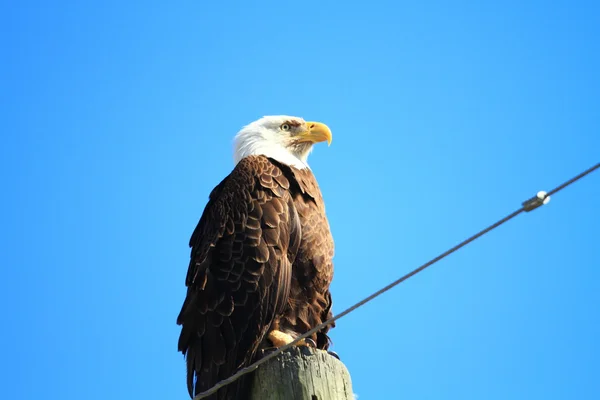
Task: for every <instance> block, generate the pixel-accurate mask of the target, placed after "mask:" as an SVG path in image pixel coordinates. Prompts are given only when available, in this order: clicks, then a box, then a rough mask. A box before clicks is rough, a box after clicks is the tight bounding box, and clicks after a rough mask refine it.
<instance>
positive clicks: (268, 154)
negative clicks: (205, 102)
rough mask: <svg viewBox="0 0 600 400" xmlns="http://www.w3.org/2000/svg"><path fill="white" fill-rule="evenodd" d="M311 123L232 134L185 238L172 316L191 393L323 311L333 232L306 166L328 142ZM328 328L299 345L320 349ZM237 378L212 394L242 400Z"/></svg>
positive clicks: (259, 125) (260, 123)
mask: <svg viewBox="0 0 600 400" xmlns="http://www.w3.org/2000/svg"><path fill="white" fill-rule="evenodd" d="M331 138H332V136H331V130H330V129H329V128H328V127H327V126H326V125H325V124H322V123H319V122H307V121H304V120H303V119H302V118H298V117H290V116H267V117H263V118H261V119H259V120H257V121H255V122H253V123H251V124H249V125H247V126H245V127H243V128H242V129H241V131H240V132H239V133H238V134H237V135H236V137H235V150H234V161H235V163H236V165H235V167H234V169H233V171H232V172H231V173H230V174H229V175H228V176H227V177H226V178H225V179H224V180H223V181H222V182H221V183H219V184H218V185H217V186H216V187H215V188H214V189H213V191H212V192H211V194H210V196H209V201H208V204H207V205H206V207H205V209H204V212H203V214H202V217H201V218H200V222H199V223H198V225H197V227H196V229H195V230H194V232H193V234H192V237H191V239H190V247H191V249H192V250H191V259H190V263H189V267H188V272H187V277H186V280H185V284H186V286H187V295H186V298H185V300H184V303H183V306H182V309H181V312H180V314H179V316H178V318H177V324H178V325H181V327H182V328H181V334H180V336H179V343H178V348H179V351H181V352H182V353H183V354H184V355H185V357H186V366H187V387H188V391H189V394H190V396H191V397H194V396H195V395H196V394H198V393H200V392H203V391H205V390H208V389H210V388H211V387H212V386H214V385H215V384H216V383H217V382H218V381H220V380H223V379H226V378H228V377H230V376H231V375H233V374H234V373H235V372H236V371H237V370H238V369H240V368H243V367H245V366H247V365H249V364H250V363H252V362H253V361H254V360H255V359H256V357H258V356H259V354H260V353H261V352H262V351H263V350H265V349H268V348H273V347H280V346H282V345H285V344H288V343H290V342H291V341H292V340H294V339H296V338H297V337H298V336H299V335H301V334H303V333H305V332H307V331H308V330H310V329H312V328H314V327H315V326H317V325H318V324H320V323H322V322H324V321H325V320H327V319H329V318H331V317H332V313H331V305H332V301H331V294H330V291H329V285H330V283H331V280H332V277H333V262H332V258H333V253H334V246H333V238H332V236H331V232H330V229H329V223H328V221H327V217H326V215H325V205H324V203H323V197H322V195H321V190H320V189H319V185H318V184H317V181H316V179H315V177H314V175H313V173H312V171H311V169H310V168H309V166H308V164H307V158H308V155H309V153H310V152H311V151H312V148H313V145H314V144H315V143H319V142H324V141H327V143H328V144H330V143H331ZM328 330H329V327H327V328H324V329H323V330H322V331H320V332H318V333H316V334H313V335H312V336H311V337H310V338H309V340H306V341H303V342H300V345H311V346H316V347H317V348H319V349H324V350H327V348H328V347H329V343H330V341H329V337H328V336H327V332H328ZM247 391H248V382H244V380H243V378H242V379H241V380H238V381H236V382H234V383H233V384H231V385H228V386H226V387H225V388H223V389H221V390H220V391H219V392H217V393H216V394H215V395H213V396H211V397H210V398H211V399H213V400H233V399H244V398H245V396H246V394H247Z"/></svg>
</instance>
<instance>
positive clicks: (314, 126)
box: [296, 121, 332, 146]
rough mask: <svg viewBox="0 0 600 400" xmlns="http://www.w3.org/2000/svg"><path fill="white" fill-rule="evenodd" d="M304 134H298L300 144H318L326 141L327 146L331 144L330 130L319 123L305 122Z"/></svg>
mask: <svg viewBox="0 0 600 400" xmlns="http://www.w3.org/2000/svg"><path fill="white" fill-rule="evenodd" d="M306 127H307V128H308V129H307V130H306V132H302V133H300V134H299V135H298V136H296V137H297V138H298V142H300V143H313V144H314V143H320V142H324V141H326V140H327V145H328V146H329V145H330V144H331V139H332V137H331V129H329V127H328V126H327V125H325V124H323V123H321V122H312V121H307V122H306Z"/></svg>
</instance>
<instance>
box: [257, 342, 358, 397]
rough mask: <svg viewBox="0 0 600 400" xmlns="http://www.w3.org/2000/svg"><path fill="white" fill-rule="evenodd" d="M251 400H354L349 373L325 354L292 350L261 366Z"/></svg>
mask: <svg viewBox="0 0 600 400" xmlns="http://www.w3.org/2000/svg"><path fill="white" fill-rule="evenodd" d="M253 375H254V376H253V378H252V379H253V380H252V390H251V392H250V393H251V395H250V399H251V400H353V399H354V396H353V394H352V382H351V380H350V374H349V373H348V369H347V368H346V366H345V365H344V364H342V362H341V361H340V360H338V359H337V358H335V357H334V356H332V355H330V354H328V353H327V352H326V351H323V350H317V349H313V348H310V347H306V346H298V347H291V348H289V349H288V350H286V351H284V352H282V353H281V354H280V355H278V356H277V357H275V358H273V359H272V360H269V361H267V362H266V363H265V364H263V365H261V366H260V368H258V369H257V370H256V371H255V372H254V374H253Z"/></svg>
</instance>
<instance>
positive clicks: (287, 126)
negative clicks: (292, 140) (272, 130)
mask: <svg viewBox="0 0 600 400" xmlns="http://www.w3.org/2000/svg"><path fill="white" fill-rule="evenodd" d="M280 128H281V130H282V131H285V132H287V131H289V130H290V129H292V127H291V126H290V124H283V125H281V127H280Z"/></svg>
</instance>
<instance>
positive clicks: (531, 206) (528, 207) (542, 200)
mask: <svg viewBox="0 0 600 400" xmlns="http://www.w3.org/2000/svg"><path fill="white" fill-rule="evenodd" d="M598 168H600V163H598V164H596V165H594V166H593V167H591V168H589V169H587V170H585V171H584V172H582V173H580V174H579V175H577V176H575V177H573V178H571V179H569V180H568V181H566V182H564V183H563V184H561V185H559V186H557V187H556V188H554V189H552V190H551V191H549V192H547V193H546V192H538V193H537V194H536V195H535V196H533V197H532V198H531V199H528V200H526V201H524V202H523V203H522V205H521V208H519V209H518V210H516V211H514V212H512V213H511V214H509V215H507V216H506V217H504V218H502V219H501V220H499V221H498V222H496V223H494V224H492V225H490V226H488V227H487V228H485V229H483V230H481V231H479V232H478V233H476V234H474V235H473V236H471V237H470V238H468V239H466V240H464V241H462V242H460V243H459V244H457V245H456V246H454V247H452V248H451V249H449V250H447V251H445V252H444V253H442V254H440V255H439V256H437V257H435V258H433V259H431V260H430V261H428V262H426V263H425V264H423V265H421V266H420V267H418V268H415V269H414V270H412V271H411V272H409V273H408V274H406V275H404V276H403V277H401V278H399V279H397V280H395V281H394V282H392V283H390V284H389V285H387V286H386V287H384V288H382V289H380V290H378V291H377V292H375V293H373V294H372V295H370V296H368V297H366V298H364V299H363V300H361V301H359V302H358V303H356V304H354V305H353V306H352V307H350V308H348V309H346V310H344V311H342V312H341V313H339V314H337V315H336V316H334V317H333V318H331V319H329V320H327V321H325V322H323V323H322V324H320V325H318V326H316V327H314V328H313V329H311V330H309V331H308V332H306V333H304V334H302V335H300V336H298V337H297V338H296V339H295V340H294V341H292V342H290V343H288V344H286V345H284V346H281V347H279V348H278V349H277V350H275V351H273V352H271V353H269V354H268V355H266V356H265V357H263V358H261V359H260V360H257V361H256V362H254V363H253V364H251V365H249V366H247V367H245V368H242V369H240V370H239V371H237V372H236V373H235V374H233V375H232V376H230V377H229V378H227V379H224V380H222V381H220V382H218V383H217V384H216V385H214V386H213V387H212V388H210V389H208V390H206V391H204V392H202V393H199V394H198V395H196V397H194V398H193V400H200V399H204V398H206V397H208V396H210V395H211V394H214V393H216V392H217V391H218V390H219V389H221V388H223V387H225V386H227V385H229V384H230V383H232V382H234V381H236V380H238V379H239V378H240V377H242V376H243V375H246V374H248V373H250V372H252V371H254V370H256V369H257V368H258V367H259V366H260V365H262V364H264V363H266V362H267V361H269V360H270V359H272V358H275V357H277V356H278V355H279V354H281V353H282V352H284V351H285V350H287V349H289V348H290V347H292V346H295V345H296V344H298V342H300V341H302V340H303V339H306V338H307V337H309V336H310V335H312V334H313V333H315V332H318V331H320V330H321V329H323V328H324V327H326V326H328V325H331V324H332V323H334V322H335V321H337V320H338V319H340V318H342V317H344V316H345V315H348V314H350V313H351V312H352V311H354V310H356V309H357V308H359V307H361V306H363V305H364V304H366V303H368V302H369V301H371V300H373V299H374V298H375V297H377V296H379V295H381V294H383V293H385V292H387V291H388V290H390V289H392V288H393V287H394V286H397V285H399V284H400V283H402V282H404V281H405V280H407V279H408V278H410V277H412V276H414V275H416V274H418V273H419V272H421V271H423V270H424V269H425V268H427V267H429V266H431V265H433V264H435V263H436V262H438V261H440V260H441V259H443V258H445V257H447V256H449V255H450V254H452V253H454V252H455V251H457V250H459V249H460V248H462V247H464V246H466V245H467V244H469V243H471V242H472V241H474V240H476V239H478V238H480V237H481V236H483V235H485V234H486V233H488V232H490V231H491V230H493V229H496V228H497V227H499V226H500V225H502V224H504V223H505V222H508V221H510V220H511V219H513V218H514V217H516V216H517V215H519V214H521V213H522V212H530V211H533V210H535V209H536V208H538V207H540V206H542V205H544V204H547V203H548V202H549V201H550V196H551V195H553V194H556V193H558V192H559V191H561V190H562V189H564V188H566V187H567V186H569V185H571V184H572V183H574V182H576V181H578V180H579V179H581V178H583V177H584V176H586V175H588V174H590V173H592V172H593V171H595V170H597V169H598Z"/></svg>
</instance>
